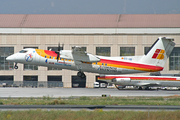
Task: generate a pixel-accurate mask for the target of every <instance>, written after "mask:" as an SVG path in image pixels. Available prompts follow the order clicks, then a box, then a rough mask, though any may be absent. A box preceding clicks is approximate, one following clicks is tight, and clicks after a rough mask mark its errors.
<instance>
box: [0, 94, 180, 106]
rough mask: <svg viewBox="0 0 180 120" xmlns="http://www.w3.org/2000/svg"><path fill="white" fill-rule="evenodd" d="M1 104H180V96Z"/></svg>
mask: <svg viewBox="0 0 180 120" xmlns="http://www.w3.org/2000/svg"><path fill="white" fill-rule="evenodd" d="M0 105H180V96H176V95H175V96H168V97H85V96H82V97H79V98H73V97H70V98H66V99H64V98H53V97H49V96H47V97H45V96H44V97H42V98H38V99H37V98H18V99H14V98H11V97H9V98H7V99H0Z"/></svg>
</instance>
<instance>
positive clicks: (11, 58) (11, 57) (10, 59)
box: [6, 55, 15, 61]
mask: <svg viewBox="0 0 180 120" xmlns="http://www.w3.org/2000/svg"><path fill="white" fill-rule="evenodd" d="M6 60H7V61H14V60H15V56H14V55H11V56H8V57H7V58H6Z"/></svg>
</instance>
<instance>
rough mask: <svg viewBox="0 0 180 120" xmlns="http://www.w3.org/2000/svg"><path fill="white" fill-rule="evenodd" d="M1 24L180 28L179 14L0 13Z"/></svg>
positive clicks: (23, 26) (61, 26)
mask: <svg viewBox="0 0 180 120" xmlns="http://www.w3.org/2000/svg"><path fill="white" fill-rule="evenodd" d="M0 28H180V14H0Z"/></svg>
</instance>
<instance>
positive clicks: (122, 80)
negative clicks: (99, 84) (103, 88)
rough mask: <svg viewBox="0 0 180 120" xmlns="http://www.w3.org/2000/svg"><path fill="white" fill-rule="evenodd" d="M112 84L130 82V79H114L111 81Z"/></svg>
mask: <svg viewBox="0 0 180 120" xmlns="http://www.w3.org/2000/svg"><path fill="white" fill-rule="evenodd" d="M112 82H119V83H125V82H131V78H114V79H112Z"/></svg>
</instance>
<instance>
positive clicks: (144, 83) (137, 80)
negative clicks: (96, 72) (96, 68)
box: [98, 75, 180, 90]
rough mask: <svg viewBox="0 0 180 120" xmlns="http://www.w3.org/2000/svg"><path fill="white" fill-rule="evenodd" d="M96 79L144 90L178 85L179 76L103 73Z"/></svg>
mask: <svg viewBox="0 0 180 120" xmlns="http://www.w3.org/2000/svg"><path fill="white" fill-rule="evenodd" d="M98 80H101V81H106V82H108V83H112V84H115V87H116V88H117V89H118V90H120V88H118V85H122V88H125V87H126V86H136V87H139V90H142V88H143V87H145V89H146V90H148V89H150V87H180V77H175V76H135V75H105V76H100V77H98Z"/></svg>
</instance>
